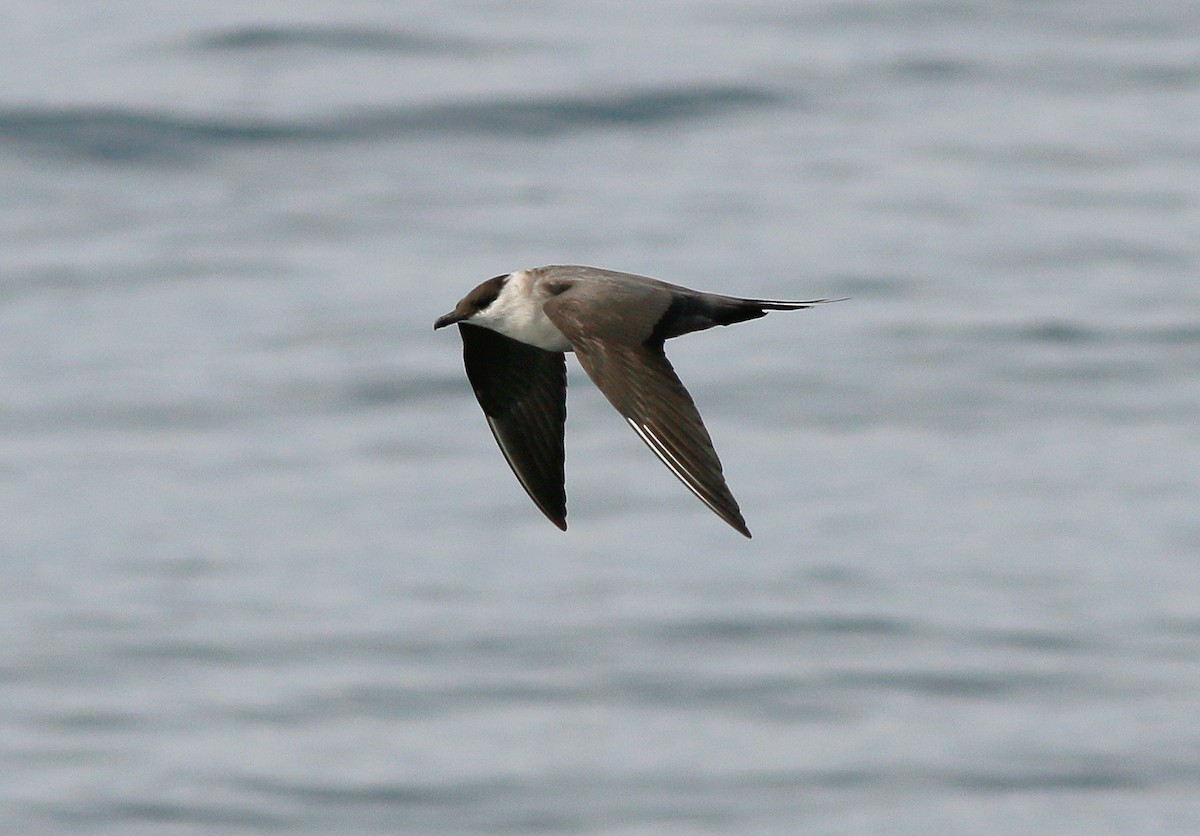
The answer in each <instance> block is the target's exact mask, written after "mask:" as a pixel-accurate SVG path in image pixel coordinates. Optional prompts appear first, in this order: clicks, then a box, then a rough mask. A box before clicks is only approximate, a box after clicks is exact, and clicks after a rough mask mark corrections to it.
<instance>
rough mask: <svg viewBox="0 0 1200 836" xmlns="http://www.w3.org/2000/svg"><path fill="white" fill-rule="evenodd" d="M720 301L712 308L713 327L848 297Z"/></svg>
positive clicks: (725, 298) (839, 300)
mask: <svg viewBox="0 0 1200 836" xmlns="http://www.w3.org/2000/svg"><path fill="white" fill-rule="evenodd" d="M718 298H719V300H720V301H718V302H717V304H715V305H714V306H713V311H712V320H713V324H714V325H733V324H734V323H736V322H745V321H746V320H748V319H758V318H759V317H761V316H766V315H767V311H802V310H804V309H805V308H813V307H816V306H817V305H827V304H829V303H830V302H845V301H846V300H847V299H848V298H849V297H845V296H844V297H842V298H841V299H807V300H805V301H803V302H791V301H788V300H785V299H741V298H739V297H737V296H721V297H718Z"/></svg>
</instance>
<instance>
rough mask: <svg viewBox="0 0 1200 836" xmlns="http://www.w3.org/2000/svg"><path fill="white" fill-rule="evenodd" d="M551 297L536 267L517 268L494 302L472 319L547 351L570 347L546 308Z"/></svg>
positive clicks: (475, 323) (568, 349)
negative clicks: (542, 289) (535, 270)
mask: <svg viewBox="0 0 1200 836" xmlns="http://www.w3.org/2000/svg"><path fill="white" fill-rule="evenodd" d="M547 298H548V297H547V296H546V294H544V293H542V292H541V290H540V286H539V284H538V282H537V277H536V276H535V275H534V273H533V271H531V270H517V271H516V272H515V273H511V274H510V275H509V277H508V281H507V282H505V283H504V287H503V288H501V290H500V295H499V296H497V297H496V298H495V300H494V301H493V302H492V304H490V305H488V306H487V307H486V308H484V309H483V310H482V311H479V312H478V313H476V314H475V315H474V316H473V317H471V319H470V320H469V321H470V322H471V324H472V325H482V326H483V327H484V328H490V329H492V330H493V331H496V332H498V333H501V334H503V335H504V336H506V337H510V338H511V339H514V340H516V341H518V342H522V343H526V344H527V345H532V346H536V347H537V348H541V349H545V350H546V351H570V350H571V344H570V343H569V342H567V338H566V337H564V336H563V335H562V332H561V331H559V330H558V328H556V327H555V325H554V323H553V322H551V321H550V317H548V316H546V312H545V311H544V310H543V309H542V305H543V304H545V302H546V299H547Z"/></svg>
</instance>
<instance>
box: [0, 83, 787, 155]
mask: <svg viewBox="0 0 1200 836" xmlns="http://www.w3.org/2000/svg"><path fill="white" fill-rule="evenodd" d="M780 101H781V99H780V97H779V96H777V95H775V94H773V93H771V92H769V91H767V90H764V89H760V88H756V87H744V86H728V85H726V86H721V85H716V86H697V87H683V88H680V87H664V88H651V89H644V90H636V91H631V92H623V93H612V94H608V95H558V96H546V97H543V98H532V99H496V100H485V101H475V102H456V103H441V104H430V105H413V106H406V107H395V108H390V109H379V110H370V111H364V112H358V113H350V114H338V115H336V116H333V117H324V118H312V119H307V120H300V121H285V120H268V119H260V118H252V117H219V116H202V115H186V114H174V113H169V112H162V111H152V110H139V109H134V108H120V107H66V108H61V107H33V108H12V109H8V110H0V143H3V142H5V141H7V142H9V143H14V144H16V145H19V146H23V147H25V148H31V149H33V150H35V151H39V152H42V153H47V154H52V155H55V156H59V157H65V158H69V159H71V158H73V159H80V160H88V161H97V162H118V163H185V162H188V161H194V160H196V159H198V158H201V157H202V156H203V155H204V153H205V152H206V151H214V150H216V149H220V148H226V147H242V146H263V145H280V144H287V143H314V142H356V141H361V140H369V139H382V138H390V137H398V136H406V135H417V134H453V135H462V136H480V135H485V136H502V137H517V138H531V137H546V136H553V135H556V134H561V133H567V132H576V131H586V130H592V129H604V128H615V127H624V128H644V127H651V126H655V125H660V124H663V123H669V122H675V121H681V120H688V119H702V118H707V117H713V116H718V115H720V114H723V113H726V112H729V111H731V110H735V109H741V108H748V107H759V108H761V107H767V106H771V105H775V104H778V103H780Z"/></svg>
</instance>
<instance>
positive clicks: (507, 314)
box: [434, 265, 835, 537]
mask: <svg viewBox="0 0 1200 836" xmlns="http://www.w3.org/2000/svg"><path fill="white" fill-rule="evenodd" d="M828 301H835V300H828V299H814V300H809V301H804V302H791V301H783V300H768V299H743V298H740V297H736V296H724V295H720V294H715V293H704V292H702V291H698V290H692V289H691V288H686V287H682V286H680V285H673V284H669V283H667V282H663V281H659V280H658V279H651V278H648V277H645V276H638V275H634V274H632V273H620V272H616V271H613V270H602V269H599V268H595V267H582V266H577V265H553V266H548V267H538V268H534V269H530V270H517V271H515V272H512V273H508V274H505V275H502V276H496V277H495V278H492V279H489V280H488V281H486V282H483V283H482V284H480V285H479V286H477V287H476V288H475V289H473V290H472V291H471V292H470V293H469V294H467V295H466V296H465V297H463V299H462V300H461V301H460V302H459V303H458V305H457V306H455V308H454V310H453V311H451V312H450V313H448V314H446V315H445V316H442V317H440V318H439V319H438V320H437V321H436V322H435V323H434V328H435V329H437V328H442V327H444V326H447V325H450V324H454V323H457V324H458V325H459V331H460V332H461V334H462V339H463V360H464V364H465V366H466V370H467V377H468V379H469V380H470V381H471V385H472V388H473V389H474V390H475V395H476V397H477V398H478V400H479V403H480V406H482V407H483V411H484V415H485V416H486V417H487V420H488V425H489V427H490V428H491V430H492V433H493V435H494V436H495V437H496V441H497V443H498V444H499V445H500V449H501V452H503V453H504V456H505V458H506V459H507V460H508V463H509V465H510V466H511V467H512V469H513V472H514V473H515V474H516V476H517V479H518V480H519V481H520V482H521V485H522V486H523V487H524V488H525V490H526V492H527V493H528V494H529V496H530V498H532V499H533V501H534V503H535V504H537V506H538V507H539V508H540V509H541V511H542V512H543V513H544V514H545V515H546V516H547V517H548V518H549V519H550V520H551V522H553V523H554V524H555V525H557V526H558V527H559V528H562V529H564V530H565V529H566V492H565V487H564V478H563V475H564V471H563V461H564V456H563V426H564V422H565V419H566V366H565V363H564V361H563V354H564V352H568V351H572V352H574V353H575V355H576V357H578V359H579V362H580V365H582V366H583V368H584V371H586V372H587V374H588V376H589V377H591V378H592V380H593V381H594V382H595V383H596V386H597V387H598V388H599V389H600V391H601V392H603V393H604V395H605V397H606V398H607V399H608V401H609V403H611V404H612V405H613V407H614V408H615V409H616V410H617V411H618V412H619V413H620V414H621V415H622V416H623V417H624V418H625V420H626V421H627V422H628V423H629V425H630V426H631V427H632V428H633V430H634V432H636V433H637V434H638V436H639V437H640V438H641V439H642V441H643V442H645V443H646V445H647V446H648V447H650V449H651V450H653V451H654V453H655V455H657V456H658V457H659V459H660V460H661V461H662V462H663V463H664V464H665V465H666V466H667V467H668V468H669V469H670V470H671V472H672V473H674V474H675V476H676V477H678V478H679V480H680V481H681V482H683V484H684V485H686V486H687V487H688V489H689V490H691V491H692V493H694V494H695V495H696V496H697V497H698V498H699V499H700V500H701V501H702V502H704V503H705V504H706V505H707V506H708V507H709V508H711V509H712V510H713V511H714V512H715V513H716V514H717V515H718V516H720V517H721V518H722V519H723V520H725V522H727V523H728V524H729V525H730V526H732V527H733V528H734V529H736V530H737V531H739V532H740V533H742V534H743V535H745V536H746V537H749V536H750V531H749V529H748V528H747V527H746V522H745V520H744V519H743V517H742V514H741V511H740V509H739V508H738V504H737V501H736V500H735V499H734V498H733V494H732V493H731V492H730V491H729V488H728V486H727V485H726V484H725V478H724V475H723V473H722V470H721V462H720V460H719V458H718V457H717V453H716V450H715V449H714V448H713V445H712V440H711V438H710V437H709V435H708V431H707V430H706V429H705V428H704V423H703V421H702V420H701V418H700V414H699V412H698V411H697V410H696V406H695V404H694V403H693V401H692V398H691V396H690V395H689V394H688V391H687V389H685V388H684V386H683V384H682V383H681V382H680V380H679V378H678V376H677V375H676V374H675V370H674V369H673V368H672V367H671V364H670V362H669V361H668V360H667V357H666V354H665V353H664V352H663V343H664V342H665V341H666V340H668V339H671V338H674V337H678V336H681V335H683V334H687V333H691V332H692V331H702V330H705V329H707V328H712V327H714V326H717V325H732V324H734V323H736V322H744V321H746V320H749V319H756V318H758V317H762V316H766V314H767V312H768V311H773V310H799V309H802V308H809V307H812V306H813V305H818V304H821V303H823V302H828Z"/></svg>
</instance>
